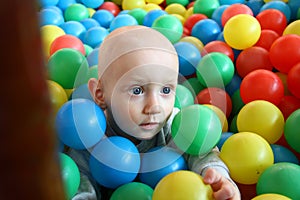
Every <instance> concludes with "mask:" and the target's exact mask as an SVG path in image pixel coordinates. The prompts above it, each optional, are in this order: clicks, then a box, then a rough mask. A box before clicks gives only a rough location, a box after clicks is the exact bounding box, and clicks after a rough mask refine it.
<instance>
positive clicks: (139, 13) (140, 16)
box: [128, 8, 147, 25]
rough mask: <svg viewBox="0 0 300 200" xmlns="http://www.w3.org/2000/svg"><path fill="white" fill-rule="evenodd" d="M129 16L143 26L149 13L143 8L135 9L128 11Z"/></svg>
mask: <svg viewBox="0 0 300 200" xmlns="http://www.w3.org/2000/svg"><path fill="white" fill-rule="evenodd" d="M128 14H129V15H131V16H132V17H134V18H135V19H136V21H137V22H138V24H139V25H142V24H143V20H144V17H145V15H146V14H147V12H146V11H145V10H144V9H142V8H134V9H132V10H130V11H128Z"/></svg>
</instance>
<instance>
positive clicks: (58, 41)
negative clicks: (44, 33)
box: [50, 34, 85, 56]
mask: <svg viewBox="0 0 300 200" xmlns="http://www.w3.org/2000/svg"><path fill="white" fill-rule="evenodd" d="M63 48H70V49H76V50H78V51H80V52H81V53H82V55H85V48H84V45H83V43H82V41H81V40H80V39H79V38H77V37H75V36H73V35H67V34H66V35H61V36H59V37H57V38H55V39H54V40H53V42H52V43H51V46H50V56H51V55H52V54H54V53H55V52H56V51H58V50H60V49H63Z"/></svg>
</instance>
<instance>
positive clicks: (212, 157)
mask: <svg viewBox="0 0 300 200" xmlns="http://www.w3.org/2000/svg"><path fill="white" fill-rule="evenodd" d="M218 153H219V151H218V149H217V148H215V149H213V150H212V151H211V152H210V153H208V154H207V155H205V156H203V157H199V156H187V161H188V165H189V169H190V170H192V171H194V172H196V173H199V174H200V175H201V176H203V177H204V182H205V183H207V184H210V185H211V187H212V189H213V191H214V197H215V199H216V200H225V199H230V200H238V199H241V197H240V192H239V189H238V187H237V185H236V184H235V183H234V181H233V180H232V179H231V178H230V176H229V172H228V168H227V167H226V165H225V164H224V163H223V162H222V161H221V159H220V158H219V156H218Z"/></svg>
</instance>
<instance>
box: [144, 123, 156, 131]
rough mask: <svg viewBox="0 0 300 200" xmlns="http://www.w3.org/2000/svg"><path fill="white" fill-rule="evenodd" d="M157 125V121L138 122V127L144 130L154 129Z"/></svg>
mask: <svg viewBox="0 0 300 200" xmlns="http://www.w3.org/2000/svg"><path fill="white" fill-rule="evenodd" d="M158 126H159V123H158V122H146V123H141V124H140V127H141V128H142V129H145V130H153V129H156V128H157V127H158Z"/></svg>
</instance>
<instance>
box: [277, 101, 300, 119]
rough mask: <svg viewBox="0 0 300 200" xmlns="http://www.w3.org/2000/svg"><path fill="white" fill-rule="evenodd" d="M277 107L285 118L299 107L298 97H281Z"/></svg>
mask: <svg viewBox="0 0 300 200" xmlns="http://www.w3.org/2000/svg"><path fill="white" fill-rule="evenodd" d="M278 108H279V109H280V111H281V112H282V114H283V116H284V119H287V118H288V117H289V116H290V114H292V113H293V112H294V111H295V110H297V109H300V99H298V98H297V97H295V96H292V95H290V96H284V97H282V99H281V101H280V103H279V105H278Z"/></svg>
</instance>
